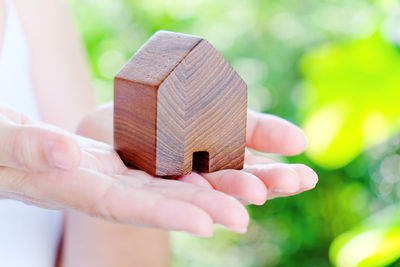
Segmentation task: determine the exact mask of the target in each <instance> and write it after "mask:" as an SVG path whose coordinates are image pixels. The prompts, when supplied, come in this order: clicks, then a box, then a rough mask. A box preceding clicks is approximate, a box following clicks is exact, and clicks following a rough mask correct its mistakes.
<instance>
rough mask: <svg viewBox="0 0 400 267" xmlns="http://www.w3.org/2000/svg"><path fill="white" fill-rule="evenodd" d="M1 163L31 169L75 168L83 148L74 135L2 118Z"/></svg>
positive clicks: (0, 122) (0, 132)
mask: <svg viewBox="0 0 400 267" xmlns="http://www.w3.org/2000/svg"><path fill="white" fill-rule="evenodd" d="M0 140H1V142H0V166H7V167H12V168H17V169H23V170H30V171H43V170H48V169H51V168H61V169H74V168H76V167H77V166H78V165H79V161H80V149H79V146H78V144H77V143H76V142H75V140H74V139H72V138H71V137H68V136H66V135H63V134H61V133H58V132H56V131H54V130H52V129H47V128H46V127H45V126H42V125H29V124H27V125H18V124H15V123H13V122H10V121H5V120H0Z"/></svg>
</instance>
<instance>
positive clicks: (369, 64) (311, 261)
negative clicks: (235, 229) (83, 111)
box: [69, 0, 400, 267]
mask: <svg viewBox="0 0 400 267" xmlns="http://www.w3.org/2000/svg"><path fill="white" fill-rule="evenodd" d="M69 3H70V4H71V8H72V11H73V13H74V15H75V17H76V23H77V27H78V29H79V31H80V33H81V35H82V38H83V41H84V44H85V47H86V49H87V52H88V59H89V63H90V67H91V70H92V74H93V81H94V86H95V88H96V89H97V92H98V98H99V101H100V102H104V101H108V100H110V99H111V98H112V78H113V76H114V75H115V73H116V72H117V71H118V70H119V68H121V66H122V65H123V64H124V63H125V62H126V61H127V60H128V59H129V58H130V57H131V56H132V55H133V53H134V52H135V51H136V50H137V49H138V48H139V47H140V46H141V45H142V44H143V43H144V42H145V41H146V40H147V39H148V38H149V37H150V36H151V35H152V34H153V33H154V32H155V31H157V30H159V29H164V30H172V31H178V32H185V33H189V34H194V35H201V36H204V37H205V38H207V39H208V40H209V41H210V42H211V43H212V44H213V45H214V46H215V47H216V48H217V49H218V50H219V51H220V52H221V54H222V55H223V56H224V57H225V58H226V59H227V60H228V62H230V63H231V64H232V66H233V67H234V68H235V69H236V70H237V72H238V73H239V74H240V75H241V76H242V77H243V78H244V80H245V81H246V83H247V84H248V85H249V106H250V107H251V108H253V109H256V110H260V111H264V112H269V113H273V114H277V115H279V116H282V117H284V118H286V119H288V120H291V121H293V122H295V123H297V124H300V125H303V126H304V128H305V130H306V133H307V135H308V137H309V148H308V150H307V153H306V154H305V155H301V156H297V157H292V158H288V159H284V160H286V161H288V162H302V163H305V164H308V165H310V166H311V167H312V168H314V169H315V170H316V171H317V172H318V174H319V176H320V182H319V184H318V186H317V188H316V189H315V190H312V191H310V192H307V193H303V194H301V195H299V196H294V197H289V198H282V199H275V200H272V201H269V202H268V203H267V204H266V205H264V206H262V207H253V206H252V207H249V212H250V214H251V217H252V222H251V224H250V227H249V230H248V233H247V234H246V235H243V236H242V235H237V234H233V233H230V232H228V231H226V230H224V229H222V228H221V227H217V228H216V234H215V236H214V237H213V238H210V239H198V238H195V237H191V236H189V235H187V234H183V233H174V234H173V235H172V238H173V253H174V260H173V266H177V267H178V266H330V265H331V264H333V265H337V266H342V267H350V266H386V265H390V264H391V265H392V266H400V261H399V260H398V257H399V256H400V240H399V238H400V220H398V218H399V216H400V210H399V208H397V203H398V201H399V198H400V183H399V181H400V155H399V151H400V137H399V136H398V133H399V122H400V120H399V118H400V116H399V115H400V114H399V113H400V105H398V104H397V102H398V101H399V98H400V52H399V45H400V4H399V2H398V1H396V0H380V1H378V0H376V1H372V0H369V1H367V0H353V1H348V0H347V1H346V0H335V1H333V0H303V1H294V0H280V1H276V0H269V1H265V0H248V1H240V0H219V1H212V0H190V1H189V0H166V1H162V0H97V1H95V0H80V1H78V0H69ZM387 207H389V208H387Z"/></svg>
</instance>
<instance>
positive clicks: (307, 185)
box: [289, 164, 318, 190]
mask: <svg viewBox="0 0 400 267" xmlns="http://www.w3.org/2000/svg"><path fill="white" fill-rule="evenodd" d="M289 166H290V167H291V168H292V169H294V170H295V171H296V173H297V175H298V176H299V177H300V187H301V189H303V190H310V189H313V188H314V187H315V186H316V185H317V183H318V175H317V173H316V172H315V171H314V170H313V169H311V168H310V167H308V166H306V165H304V164H290V165H289Z"/></svg>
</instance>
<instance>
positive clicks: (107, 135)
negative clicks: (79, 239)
mask: <svg viewBox="0 0 400 267" xmlns="http://www.w3.org/2000/svg"><path fill="white" fill-rule="evenodd" d="M0 115H1V116H0V124H2V129H11V130H3V132H1V133H0V135H1V137H3V139H2V140H7V139H10V141H9V142H4V144H3V146H2V147H0V148H1V149H0V150H2V152H4V153H2V154H1V155H0V166H2V167H0V195H1V196H2V197H7V198H12V199H17V200H20V201H23V202H25V203H28V204H33V205H37V206H41V207H45V208H53V209H73V210H78V211H81V212H83V213H86V214H89V215H91V216H96V217H100V218H103V219H107V220H110V221H115V222H120V223H127V224H133V225H138V226H146V227H158V228H162V229H166V230H181V231H187V232H189V233H192V234H195V235H198V236H210V235H212V231H213V224H214V223H218V224H221V225H224V226H225V227H226V228H228V229H230V230H232V231H235V232H240V233H243V232H245V231H246V228H247V224H248V221H249V217H248V213H247V211H246V209H245V208H244V207H243V205H242V204H241V203H240V202H239V201H238V199H240V200H243V201H244V202H246V203H252V204H258V205H261V204H263V203H264V202H265V201H266V199H267V197H268V198H272V197H277V196H285V195H291V194H296V193H299V192H302V191H304V190H308V189H311V188H313V187H314V186H315V184H316V182H317V176H316V174H315V173H314V172H313V171H312V170H311V169H310V168H308V167H306V166H304V165H300V164H294V165H289V164H283V163H276V162H274V161H273V160H271V159H268V158H265V157H261V156H257V155H253V154H252V153H251V152H250V151H247V152H246V162H245V168H244V169H243V170H241V171H238V170H223V171H218V172H214V173H196V172H193V173H192V174H190V175H185V176H181V177H177V178H176V179H163V178H158V177H153V176H151V175H149V174H147V173H145V172H143V171H140V170H134V169H128V168H127V167H126V166H125V165H124V164H123V162H122V161H121V160H120V158H119V156H118V155H117V154H116V152H115V151H114V150H113V148H112V146H111V145H109V144H107V143H111V142H112V106H111V105H107V106H103V107H102V108H100V109H98V110H96V111H95V112H93V113H92V114H90V115H89V116H87V117H86V118H85V119H84V120H83V121H82V123H81V124H80V127H79V129H78V133H79V134H80V135H81V136H79V135H72V134H69V133H67V132H65V131H62V130H60V129H58V128H55V127H52V126H50V125H47V124H43V123H39V122H34V121H31V120H29V119H27V118H25V117H23V116H20V115H19V114H18V113H15V112H13V111H10V110H8V109H0ZM247 132H248V136H247V146H248V147H249V148H253V149H256V150H259V151H264V152H272V153H281V154H295V153H300V152H301V151H302V150H303V149H304V147H305V140H304V135H303V134H302V132H301V130H299V129H298V128H297V127H295V126H294V125H292V124H290V123H288V122H286V121H284V120H282V119H279V118H277V117H273V116H269V115H261V114H259V113H255V112H251V111H250V112H249V114H248V129H247ZM10 133H14V134H13V135H11V134H10ZM83 136H87V137H89V138H87V137H83ZM49 137H51V138H53V139H54V138H55V137H57V138H58V140H59V141H60V140H61V141H62V142H63V143H64V146H65V147H64V148H65V149H64V150H65V153H63V154H62V156H63V157H62V160H63V161H64V163H70V165H73V166H72V167H71V166H70V167H71V168H68V170H65V169H63V168H53V167H51V166H46V164H43V162H36V161H38V160H39V159H41V158H42V157H43V154H44V153H43V152H42V151H40V149H39V150H29V149H28V148H29V147H32V146H33V145H35V144H38V143H41V142H43V140H42V139H46V138H49ZM19 139H20V140H19ZM18 140H19V141H18ZM96 140H98V141H96ZM21 142H22V144H21ZM24 142H25V143H24ZM27 142H28V143H27ZM7 144H11V146H10V147H12V149H8V148H9V146H8V145H7ZM16 144H17V145H16ZM32 151H36V152H35V153H36V154H34V153H32ZM7 153H8V154H9V155H8V156H7ZM16 155H17V156H16ZM21 159H22V160H21ZM23 159H29V160H30V159H33V160H34V162H35V164H32V162H29V163H27V162H24V160H23ZM21 162H22V163H21ZM38 166H39V167H38Z"/></svg>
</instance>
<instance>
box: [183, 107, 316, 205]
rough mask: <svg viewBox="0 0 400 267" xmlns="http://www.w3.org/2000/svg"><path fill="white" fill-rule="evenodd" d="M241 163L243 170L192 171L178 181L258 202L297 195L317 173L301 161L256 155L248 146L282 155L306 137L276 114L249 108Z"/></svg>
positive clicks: (297, 148)
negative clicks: (244, 147) (279, 159)
mask: <svg viewBox="0 0 400 267" xmlns="http://www.w3.org/2000/svg"><path fill="white" fill-rule="evenodd" d="M246 132H247V135H246V154H245V166H244V168H243V170H222V171H217V172H213V173H196V172H193V173H191V174H189V175H186V176H183V177H180V178H179V180H181V181H186V182H189V183H192V184H197V185H200V186H204V187H209V188H215V189H216V190H219V191H221V192H224V193H227V194H229V195H232V196H236V197H237V198H239V199H241V200H244V202H245V203H246V202H247V203H251V204H256V205H262V204H264V202H265V201H266V199H272V198H276V197H282V196H290V195H295V194H299V193H301V192H303V191H306V190H310V189H312V188H314V187H315V185H316V183H317V182H318V176H317V174H316V173H315V172H314V171H313V170H312V169H311V168H309V167H307V166H306V165H303V164H286V163H280V162H276V161H275V160H273V159H271V158H268V157H265V156H261V155H257V154H255V153H254V152H252V151H251V150H250V149H254V150H256V151H259V152H264V153H277V154H282V155H286V156H290V155H296V154H299V153H301V152H303V151H304V149H305V147H306V138H305V135H304V133H303V131H302V130H301V129H299V128H298V127H297V126H295V125H293V124H292V123H290V122H288V121H286V120H284V119H281V118H279V117H276V116H273V115H268V114H261V113H258V112H254V111H251V110H249V111H248V114H247V130H246Z"/></svg>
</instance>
